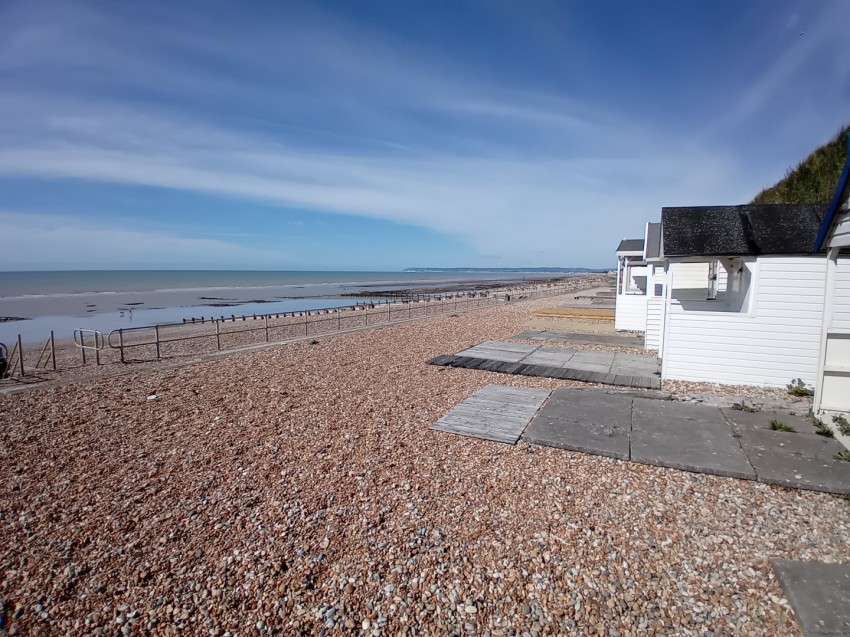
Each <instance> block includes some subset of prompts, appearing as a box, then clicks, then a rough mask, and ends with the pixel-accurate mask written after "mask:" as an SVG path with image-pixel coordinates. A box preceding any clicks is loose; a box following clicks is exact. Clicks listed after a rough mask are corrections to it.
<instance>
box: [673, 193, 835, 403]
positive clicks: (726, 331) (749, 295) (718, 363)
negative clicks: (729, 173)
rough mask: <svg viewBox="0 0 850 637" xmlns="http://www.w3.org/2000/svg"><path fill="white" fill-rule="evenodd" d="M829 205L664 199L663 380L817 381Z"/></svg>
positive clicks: (771, 383) (772, 383)
mask: <svg viewBox="0 0 850 637" xmlns="http://www.w3.org/2000/svg"><path fill="white" fill-rule="evenodd" d="M826 212H827V206H822V205H814V204H800V205H786V204H781V205H745V206H703V207H689V208H663V209H662V213H661V224H662V226H661V244H662V245H661V256H662V257H663V258H664V259H665V260H666V264H667V268H666V269H667V272H666V286H665V288H664V297H665V300H664V309H663V326H662V333H661V337H660V338H661V350H662V353H663V355H662V366H661V374H662V377H663V378H665V379H673V380H688V381H702V382H711V383H725V384H745V385H762V386H773V387H783V386H786V385H787V384H788V383H789V382H791V380H792V379H796V378H802V379H803V382H805V383H807V384H811V385H814V383H815V381H816V379H817V375H818V361H819V357H820V346H821V337H822V330H823V320H822V315H823V308H824V298H825V297H824V288H825V284H826V272H827V264H826V261H827V260H826V259H825V258H824V254H823V253H822V252H820V251H819V249H818V248H816V247H815V239H816V237H817V235H818V231H819V229H820V227H821V224H822V222H823V220H824V218H825V216H826Z"/></svg>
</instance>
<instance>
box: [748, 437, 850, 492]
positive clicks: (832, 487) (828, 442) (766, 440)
mask: <svg viewBox="0 0 850 637" xmlns="http://www.w3.org/2000/svg"><path fill="white" fill-rule="evenodd" d="M740 442H741V445H742V446H743V449H744V453H746V454H747V457H748V458H749V460H750V463H751V464H752V465H753V468H754V469H755V471H756V475H757V476H758V479H759V481H760V482H765V483H767V484H776V485H780V486H783V487H792V488H797V489H810V490H813V491H825V492H827V493H848V492H850V462H846V461H844V460H836V459H835V455H836V454H837V453H838V452H839V451H841V450H842V449H844V447H843V446H842V445H841V444H840V443H839V442H838V441H836V440H835V439H833V438H824V437H823V436H817V435H815V434H795V433H783V432H778V431H760V430H751V431H747V432H745V433H744V434H742V435H741V438H740Z"/></svg>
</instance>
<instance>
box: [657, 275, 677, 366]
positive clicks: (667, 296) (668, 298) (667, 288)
mask: <svg viewBox="0 0 850 637" xmlns="http://www.w3.org/2000/svg"><path fill="white" fill-rule="evenodd" d="M674 271H675V264H674V263H669V264H668V266H667V277H666V280H665V281H664V317H663V323H662V324H663V325H664V329H663V330H662V332H661V344H660V347H659V348H658V351H659V353H660V354H661V380H664V379H665V378H667V357H666V356H665V355H664V352H666V351H667V335H668V334H669V333H670V305H671V304H672V298H673V294H672V292H673V281H674Z"/></svg>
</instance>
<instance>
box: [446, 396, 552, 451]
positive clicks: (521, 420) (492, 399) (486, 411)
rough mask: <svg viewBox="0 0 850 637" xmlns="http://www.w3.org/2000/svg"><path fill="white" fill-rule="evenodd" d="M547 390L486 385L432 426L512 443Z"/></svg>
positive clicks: (539, 404)
mask: <svg viewBox="0 0 850 637" xmlns="http://www.w3.org/2000/svg"><path fill="white" fill-rule="evenodd" d="M549 393H550V392H549V390H548V389H531V388H525V387H506V386H503V385H487V386H485V387H482V388H481V389H479V390H478V391H477V392H475V393H474V394H472V396H470V397H469V398H467V399H466V400H464V401H463V402H461V403H460V404H459V405H457V406H456V407H455V408H454V409H452V410H451V411H449V412H448V413H447V414H446V415H445V416H443V417H442V418H440V419H439V420H438V421H437V422H435V423H434V424H433V425H432V428H434V429H439V430H440V431H445V432H448V433H453V434H460V435H461V436H472V437H474V438H484V439H485V440H492V441H494V442H504V443H507V444H509V445H515V444H516V443H517V440H519V437H520V436H521V435H522V432H523V431H524V430H525V428H526V426H527V425H528V423H529V422H531V419H532V418H533V417H534V415H535V414H536V413H537V410H538V409H540V406H541V405H542V404H543V402H544V401H545V400H546V399H547V398H548V397H549Z"/></svg>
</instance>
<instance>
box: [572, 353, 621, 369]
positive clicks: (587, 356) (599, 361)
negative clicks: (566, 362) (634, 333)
mask: <svg viewBox="0 0 850 637" xmlns="http://www.w3.org/2000/svg"><path fill="white" fill-rule="evenodd" d="M571 362H573V363H581V364H584V363H590V364H593V365H607V366H608V367H611V365H612V364H613V363H614V354H613V353H612V352H588V351H584V350H574V354H573V357H572V359H571Z"/></svg>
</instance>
